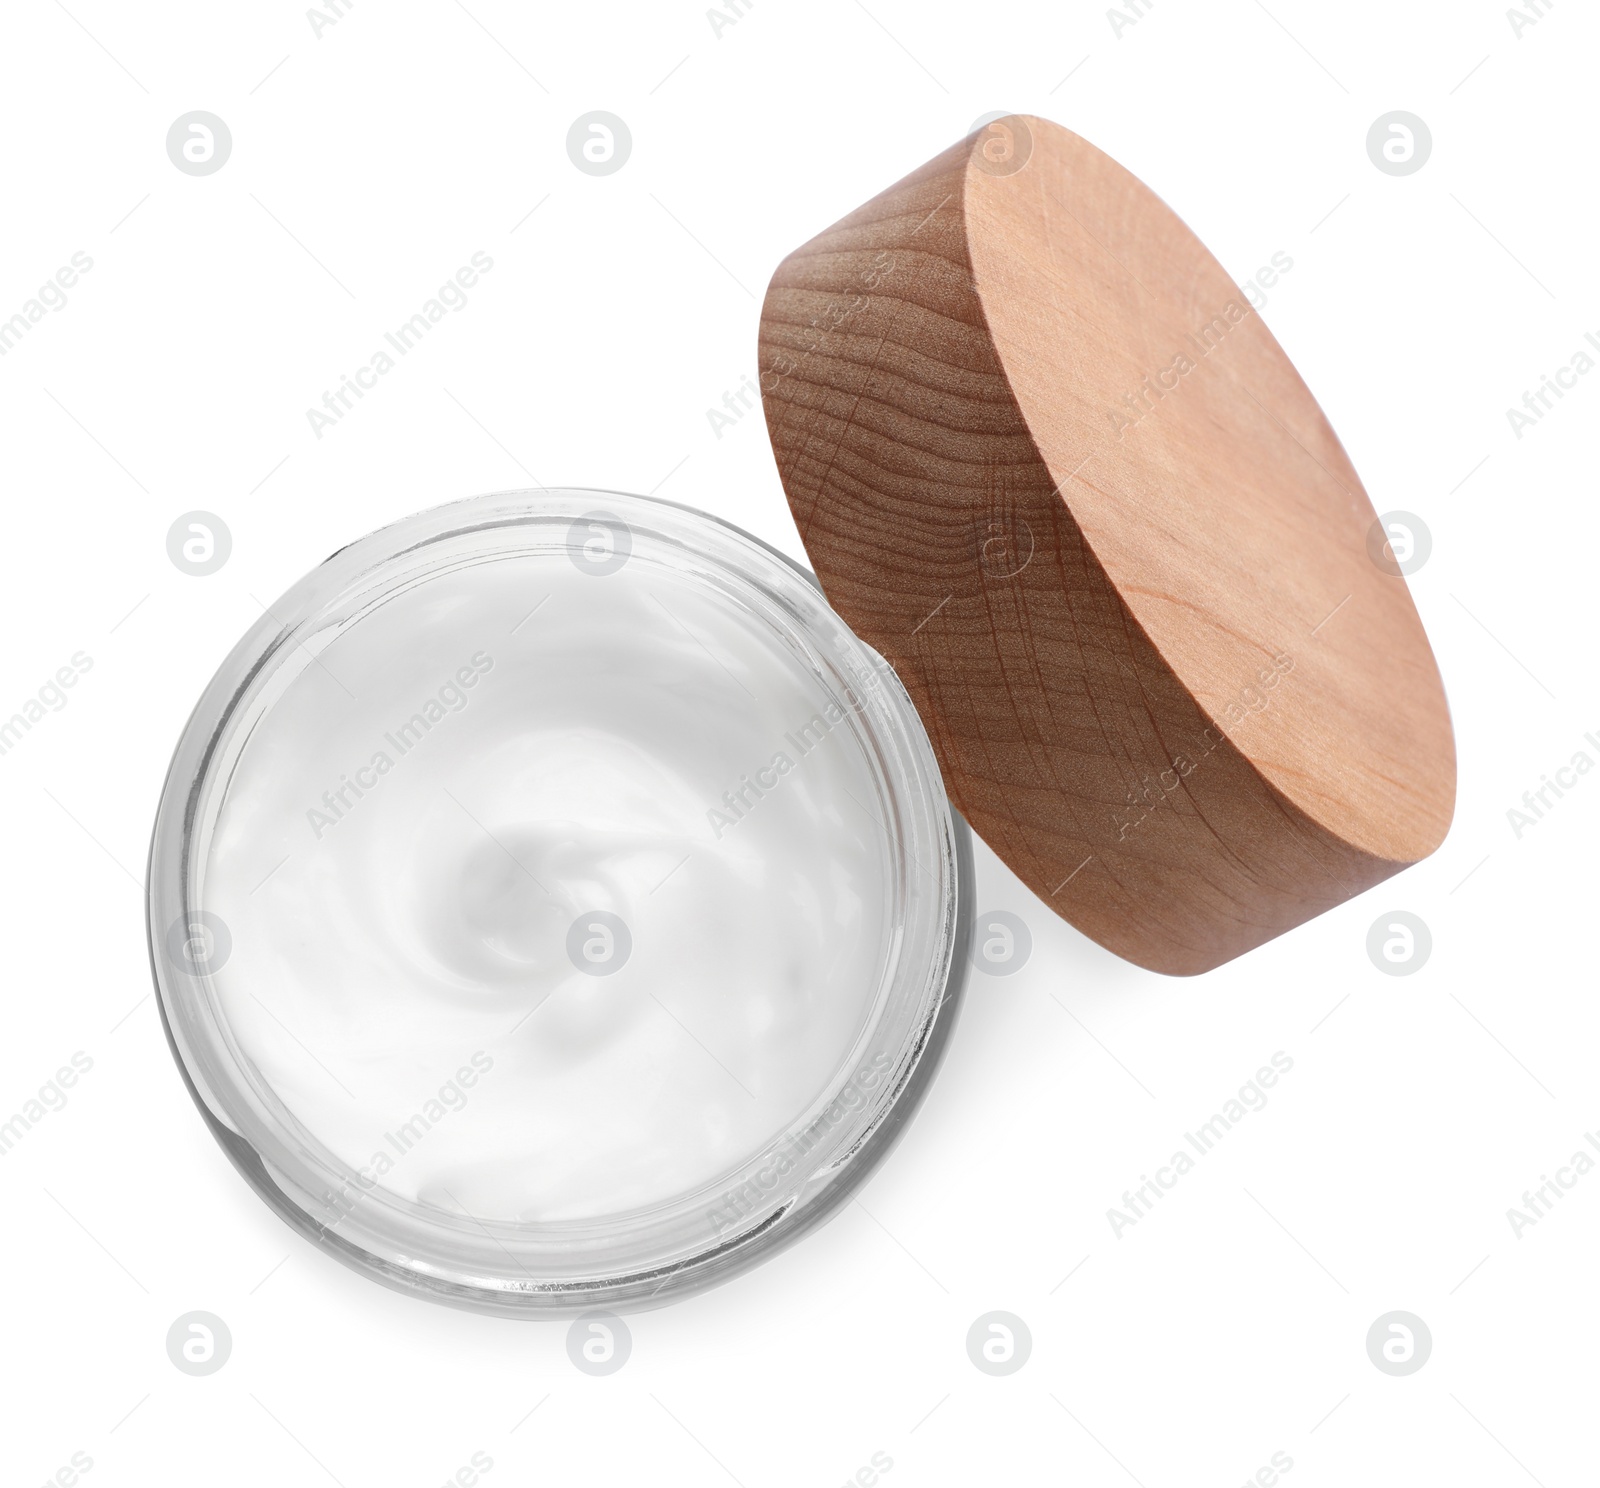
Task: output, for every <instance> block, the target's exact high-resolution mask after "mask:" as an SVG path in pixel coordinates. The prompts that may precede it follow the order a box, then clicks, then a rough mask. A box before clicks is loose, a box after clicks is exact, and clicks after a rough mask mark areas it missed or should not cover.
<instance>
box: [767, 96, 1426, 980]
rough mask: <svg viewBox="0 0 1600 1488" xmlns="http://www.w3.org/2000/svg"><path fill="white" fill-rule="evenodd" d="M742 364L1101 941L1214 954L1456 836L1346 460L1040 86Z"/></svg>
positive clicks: (945, 700) (804, 508)
mask: <svg viewBox="0 0 1600 1488" xmlns="http://www.w3.org/2000/svg"><path fill="white" fill-rule="evenodd" d="M760 366H761V387H762V395H763V401H764V404H765V409H766V417H767V426H768V430H769V433H770V436H771V440H772V446H773V449H774V451H775V453H776V456H777V461H778V468H779V471H780V474H781V475H782V478H783V483H784V487H785V489H786V491H787V493H788V497H789V502H790V506H791V508H792V510H793V512H794V517H795V521H796V522H797V524H798V526H799V529H800V533H801V536H802V538H803V540H804V542H805V545H806V550H807V552H808V553H809V555H810V557H811V561H812V564H813V566H814V567H815V569H816V571H817V574H818V577H819V578H820V580H821V582H822V585H823V588H824V589H825V591H826V592H827V595H828V598H829V600H830V601H831V602H832V604H833V606H834V607H835V609H837V610H838V611H839V613H840V614H841V615H842V616H843V617H844V618H845V620H846V621H847V622H848V623H849V624H850V625H851V626H852V627H854V629H855V630H856V631H857V633H858V634H860V635H861V636H862V637H863V638H864V639H865V640H866V641H868V642H869V643H870V644H871V645H873V646H874V647H876V648H877V649H878V650H879V651H881V652H882V653H883V654H884V656H885V657H887V658H888V659H889V660H890V661H891V662H892V663H893V664H894V666H895V668H896V670H897V671H898V673H899V675H900V678H901V680H902V681H903V682H904V684H905V686H906V688H907V690H908V691H909V692H910V694H911V696H912V698H913V699H914V700H915V702H916V704H917V706H918V708H919V710H920V711H921V713H922V717H923V719H924V721H925V723H926V724H927V727H928V732H929V735H930V737H931V738H932V740H933V744H934V748H935V750H936V752H937V754H938V757H939V761H940V764H941V766H942V768H943V770H944V774H945V780H946V784H947V786H948V788H949V791H950V796H951V799H952V800H953V801H954V802H955V804H956V805H957V806H958V807H959V809H960V810H961V812H962V813H963V814H964V815H965V816H966V817H967V819H968V821H969V822H970V823H971V824H972V826H973V827H974V828H975V829H976V830H977V831H978V832H979V833H980V834H981V835H982V836H983V837H984V839H985V840H986V841H987V842H988V843H989V844H990V846H991V847H993V848H994V849H995V851H996V852H997V853H998V854H999V855H1000V856H1001V857H1002V858H1003V859H1004V860H1005V861H1006V862H1007V863H1008V864H1009V865H1010V866H1011V868H1012V869H1013V870H1014V871H1015V872H1016V873H1017V874H1018V875H1019V876H1020V877H1021V878H1022V879H1023V880H1024V881H1026V883H1027V884H1028V885H1029V887H1030V888H1032V889H1033V891H1034V892H1035V893H1036V894H1037V895H1038V896H1039V897H1040V898H1041V899H1042V900H1043V901H1044V902H1045V903H1046V904H1047V905H1049V906H1050V908H1051V909H1053V910H1055V911H1056V912H1057V913H1059V914H1061V915H1062V916H1064V917H1065V918H1066V919H1067V920H1069V921H1071V922H1072V923H1073V924H1074V925H1076V926H1078V928H1079V929H1081V930H1083V931H1084V932H1085V933H1086V934H1088V935H1090V936H1091V937H1093V938H1094V939H1095V940H1096V941H1098V942H1099V943H1100V944H1101V945H1103V946H1106V947H1107V948H1109V949H1110V950H1112V951H1115V952H1116V953H1117V954H1119V955H1121V956H1125V957H1127V958H1128V959H1129V960H1131V961H1134V962H1136V963H1138V964H1139V965H1141V966H1146V967H1149V968H1151V969H1153V970H1157V971H1163V972H1169V973H1176V974H1191V973H1195V972H1202V971H1206V970H1209V969H1210V968H1212V967H1215V966H1217V965H1220V964H1221V963H1222V962H1224V961H1227V960H1229V959H1230V958H1232V957H1234V956H1237V955H1239V954H1241V953H1242V952H1244V951H1247V950H1249V949H1251V948H1252V947H1253V946H1256V945H1259V944H1261V943H1262V942H1263V941H1266V940H1268V939H1270V938H1271V937H1273V936H1275V935H1279V934H1281V933H1282V932H1283V931H1285V930H1288V929H1290V928H1291V927H1293V926H1295V925H1297V924H1300V923H1301V922H1302V921H1304V920H1306V919H1309V918H1310V917H1311V916H1313V915H1316V914H1320V913H1321V912H1322V911H1323V910H1325V909H1328V908H1330V907H1331V906H1333V905H1335V904H1338V903H1340V902H1341V901H1343V900H1344V899H1346V898H1348V897H1350V896H1351V895H1353V894H1357V893H1360V892H1361V891H1362V890H1364V889H1366V888H1369V887H1370V886H1371V885H1373V884H1375V883H1378V882H1379V881H1381V880H1382V879H1384V878H1387V877H1388V876H1389V875H1391V874H1393V873H1395V872H1397V871H1398V870H1399V869H1401V868H1403V867H1405V866H1407V865H1408V864H1410V863H1413V862H1416V861H1417V860H1418V859H1420V858H1422V857H1425V856H1426V855H1427V854H1428V853H1430V852H1432V851H1433V849H1434V848H1435V847H1437V846H1438V844H1439V843H1440V841H1441V840H1442V839H1443V837H1444V834H1445V831H1446V830H1447V828H1448V826H1449V823H1450V817H1451V813H1452V810H1453V807H1454V800H1455V747H1454V741H1453V737H1452V734H1451V728H1450V718H1449V712H1448V709H1447V707H1446V703H1445V698H1444V691H1443V687H1442V684H1441V682H1440V679H1439V674H1438V669H1437V667H1436V665H1435V662H1434V658H1433V653H1432V651H1431V650H1430V649H1429V646H1428V641H1427V637H1426V636H1425V635H1424V633H1423V629H1422V625H1421V622H1420V620H1419V619H1418V617H1417V613H1416V610H1415V607H1414V606H1413V604H1412V601H1411V597H1410V594H1409V593H1408V591H1407V589H1406V584H1405V580H1404V579H1403V578H1402V577H1399V576H1398V574H1397V573H1394V572H1392V571H1386V570H1385V567H1383V566H1380V562H1379V561H1376V560H1375V559H1374V557H1373V556H1372V554H1371V552H1369V537H1370V534H1371V531H1372V529H1373V527H1374V524H1375V522H1376V514H1375V512H1374V510H1373V507H1372V504H1371V502H1370V501H1369V500H1368V499H1367V495H1366V493H1365V491H1364V490H1363V489H1362V486H1361V482H1360V479H1359V477H1358V476H1357V475H1356V472H1355V470H1354V469H1353V468H1352V466H1351V464H1350V461H1349V459H1348V458H1347V457H1346V455H1345V452H1344V450H1343V448H1342V447H1341V445H1340V444H1339V441H1338V439H1337V437H1336V436H1335V435H1334V433H1333V430H1332V429H1331V428H1330V427H1329V425H1328V422H1327V420H1326V419H1325V418H1324V417H1323V415H1322V412H1321V410H1320V409H1319V408H1318V406H1317V403H1316V401H1315V399H1314V398H1313V397H1312V396H1311V394H1310V392H1309V391H1308V389H1307V388H1306V386H1305V384H1304V383H1303V382H1302V381H1301V379H1300V377H1299V375H1298V374H1297V373H1296V372H1295V370H1294V368H1293V366H1292V365H1291V364H1290V362H1289V360H1288V358H1287V356H1285V354H1284V352H1283V350H1282V348H1281V347H1280V346H1279V345H1278V343H1277V342H1276V341H1275V340H1274V339H1273V337H1272V335H1271V333H1270V332H1269V331H1268V330H1267V328H1266V326H1265V325H1264V324H1263V323H1262V321H1261V318H1260V316H1259V315H1258V314H1256V313H1255V311H1254V310H1252V309H1251V307H1250V304H1249V301H1248V299H1247V297H1246V296H1245V294H1244V293H1243V291H1241V290H1240V289H1239V288H1238V287H1237V286H1236V285H1235V284H1234V283H1233V282H1232V280H1231V279H1229V277H1228V276H1227V274H1226V273H1225V272H1224V271H1223V269H1222V267H1221V266H1220V265H1219V264H1218V263H1217V261H1216V260H1215V259H1214V258H1213V257H1212V256H1211V255H1210V254H1209V253H1208V252H1207V251H1206V249H1205V247H1204V246H1203V245H1202V244H1201V243H1200V242H1199V240H1198V239H1197V238H1196V237H1195V236H1194V234H1193V233H1191V232H1190V231H1189V230H1188V229H1187V228H1186V227H1185V226H1184V225H1183V223H1182V222H1181V221H1180V220H1179V219H1178V218H1177V216H1176V215H1175V214H1174V213H1173V212H1172V211H1171V210H1170V209H1169V208H1168V207H1167V206H1165V205H1164V204H1163V203H1162V202H1161V200H1160V199H1159V198H1158V197H1156V196H1155V194H1154V193H1153V192H1151V191H1150V190H1149V189H1148V188H1146V187H1145V186H1143V185H1142V184H1141V183H1140V182H1139V181H1138V180H1137V179H1136V178H1135V177H1133V176H1132V175H1130V174H1129V173H1128V172H1127V171H1125V170H1123V169H1122V167H1120V166H1119V165H1117V164H1116V162H1115V161H1113V160H1111V159H1110V158H1109V157H1108V156H1106V155H1104V154H1102V153H1101V152H1100V151H1098V150H1096V149H1095V148H1094V147H1093V146H1092V145H1089V144H1088V143H1086V142H1085V141H1084V140H1081V139H1079V138H1078V137H1077V136H1076V135H1073V134H1071V133H1069V132H1068V131H1067V130H1065V129H1062V128H1060V127H1059V126H1057V125H1054V124H1050V123H1048V122H1046V121H1044V120H1041V119H1037V118H1033V117H1029V116H1014V117H1012V118H1010V119H1008V120H1006V121H1004V122H1003V123H1002V124H1000V125H991V126H989V127H988V129H986V130H985V131H983V132H982V133H980V134H977V135H973V136H971V137H969V138H968V139H966V140H963V141H962V142H961V143H960V144H958V145H955V146H953V147H952V148H951V149H949V150H947V151H945V152H944V153H943V154H942V155H940V156H938V157H937V158H936V159H934V160H932V161H930V162H929V163H928V164H927V165H925V166H923V167H922V168H921V169H920V170H917V171H915V172H913V173H912V174H911V175H909V176H907V177H906V178H905V179H904V180H903V181H901V182H899V183H898V184H897V185H895V186H892V187H890V188H889V189H888V190H887V191H885V192H883V193H882V194H881V195H879V196H877V197H875V198H873V200H871V201H869V202H868V203H866V205H864V206H862V207H861V208H859V209H858V210H856V211H854V212H852V213H851V214H850V215H849V216H847V217H845V218H844V219H843V220H842V221H840V222H838V223H836V224H835V225H834V226H833V227H831V228H829V229H828V230H827V231H825V232H823V233H821V234H819V235H818V236H817V237H816V238H813V239H812V240H811V241H810V242H809V243H807V244H806V245H805V246H804V247H802V248H800V249H798V250H797V251H796V252H794V253H793V254H791V255H790V256H789V257H788V258H787V259H785V260H784V262H783V263H782V264H781V265H780V266H779V268H778V270H777V272H776V273H775V274H774V276H773V279H772V283H771V285H770V286H769V288H768V290H767V294H766V299H765V302H764V304H763V308H762V315H761V332H760ZM1379 541H1380V547H1379V550H1378V551H1379V557H1380V558H1381V557H1382V556H1383V553H1382V550H1381V538H1380V540H1379ZM1390 567H1391V568H1392V565H1390Z"/></svg>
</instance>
